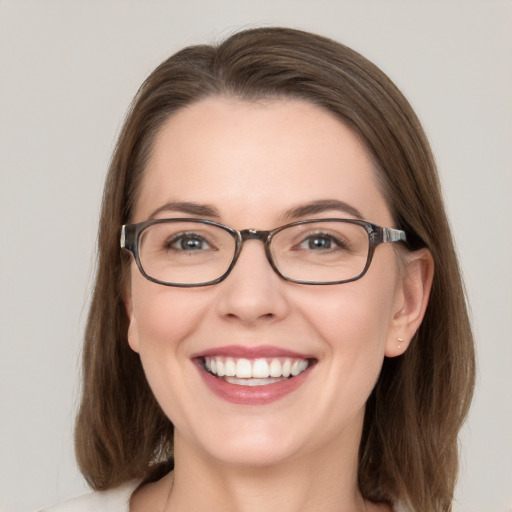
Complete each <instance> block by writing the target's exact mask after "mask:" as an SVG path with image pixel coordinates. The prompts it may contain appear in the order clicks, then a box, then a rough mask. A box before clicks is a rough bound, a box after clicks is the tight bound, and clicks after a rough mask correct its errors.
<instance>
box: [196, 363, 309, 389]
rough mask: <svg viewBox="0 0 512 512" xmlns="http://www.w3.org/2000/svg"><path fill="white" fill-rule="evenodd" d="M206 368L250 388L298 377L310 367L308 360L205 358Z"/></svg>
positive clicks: (214, 373)
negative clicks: (242, 381) (239, 381)
mask: <svg viewBox="0 0 512 512" xmlns="http://www.w3.org/2000/svg"><path fill="white" fill-rule="evenodd" d="M204 366H205V368H206V370H208V371H209V372H210V373H212V374H213V375H216V376H217V377H226V379H225V380H227V381H228V382H233V383H237V382H234V381H238V380H239V379H245V381H244V384H245V385H248V386H260V385H264V384H270V383H272V382H277V380H276V379H282V378H288V377H290V376H293V377H295V376H297V375H299V374H300V373H302V372H303V371H304V370H306V368H307V367H308V366H309V361H308V360H307V359H292V358H273V359H264V358H260V359H254V360H249V359H245V358H240V359H234V358H231V357H218V356H217V357H205V358H204Z"/></svg>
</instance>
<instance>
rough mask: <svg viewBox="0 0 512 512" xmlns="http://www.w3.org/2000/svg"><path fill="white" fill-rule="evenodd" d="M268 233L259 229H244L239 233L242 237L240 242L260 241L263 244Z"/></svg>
mask: <svg viewBox="0 0 512 512" xmlns="http://www.w3.org/2000/svg"><path fill="white" fill-rule="evenodd" d="M269 233H270V231H261V230H259V229H252V228H251V229H244V230H242V231H240V235H241V236H242V241H243V242H245V241H246V240H261V241H262V242H263V243H265V242H266V241H267V239H268V235H269Z"/></svg>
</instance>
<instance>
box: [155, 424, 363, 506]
mask: <svg viewBox="0 0 512 512" xmlns="http://www.w3.org/2000/svg"><path fill="white" fill-rule="evenodd" d="M353 441H354V440H352V442H350V443H343V442H340V446H334V447H333V446H332V445H329V447H328V449H323V450H322V449H314V450H312V451H311V453H308V454H306V455H304V456H302V457H290V458H289V459H288V460H285V461H281V462H280V463H279V464H273V465H261V466H259V467H253V466H252V467H248V466H242V465H240V464H237V465H230V464H226V463H224V462H219V461H217V460H212V459H211V458H208V456H205V454H204V453H199V452H198V451H197V450H196V449H195V447H193V446H190V445H189V444H188V443H187V440H186V439H183V438H182V437H181V436H180V435H179V434H177V436H176V438H175V461H176V463H175V471H174V474H173V475H172V482H171V476H170V477H169V479H168V481H167V482H166V486H167V489H169V490H170V492H168V493H167V498H166V504H165V507H164V508H163V510H165V512H171V511H172V512H185V511H189V510H209V511H210V512H217V511H218V512H227V511H233V512H234V511H236V512H260V511H261V510H266V511H274V510H278V511H279V512H299V511H306V510H307V511H311V510H314V511H315V512H359V511H361V512H364V511H366V510H367V509H366V504H365V502H364V500H363V498H362V496H361V495H360V493H359V490H358V485H357V465H358V464H357V463H358V453H357V446H358V445H359V443H358V442H353ZM171 484H172V489H171ZM368 510H370V508H368Z"/></svg>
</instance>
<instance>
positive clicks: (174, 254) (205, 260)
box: [139, 221, 236, 285]
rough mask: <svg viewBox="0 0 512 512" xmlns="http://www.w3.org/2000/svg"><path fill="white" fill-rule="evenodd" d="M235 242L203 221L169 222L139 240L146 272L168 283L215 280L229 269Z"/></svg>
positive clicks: (148, 230)
mask: <svg viewBox="0 0 512 512" xmlns="http://www.w3.org/2000/svg"><path fill="white" fill-rule="evenodd" d="M235 245H236V243H235V239H234V238H233V236H232V235H231V234H230V233H229V232H228V231H226V230H225V229H222V228H220V227H218V226H214V225H211V224H207V223H204V222H186V221H185V222H183V221H177V222H175V221H166V222H161V223H158V224H152V225H150V226H149V227H148V228H146V229H145V230H144V231H143V232H142V233H141V236H140V239H139V259H140V263H141V265H142V268H143V269H144V272H145V273H146V274H147V275H148V276H149V277H152V278H153V279H156V280H158V281H162V282H164V283H169V284H185V285H187V284H200V283H207V282H209V281H214V280H216V279H218V278H219V277H221V276H222V275H223V274H224V273H225V272H226V271H227V269H228V268H229V265H230V264H231V262H232V260H233V256H234V254H235Z"/></svg>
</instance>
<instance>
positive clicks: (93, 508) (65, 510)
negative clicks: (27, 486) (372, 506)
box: [40, 480, 406, 512]
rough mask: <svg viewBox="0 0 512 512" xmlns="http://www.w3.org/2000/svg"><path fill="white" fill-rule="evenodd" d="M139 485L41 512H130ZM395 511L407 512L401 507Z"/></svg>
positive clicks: (130, 484)
mask: <svg viewBox="0 0 512 512" xmlns="http://www.w3.org/2000/svg"><path fill="white" fill-rule="evenodd" d="M139 483H140V482H139V481H138V480H132V481H131V482H127V483H125V484H123V485H121V486H120V487H117V488H115V489H109V490H108V491H98V492H90V493H89V494H84V495H83V496H79V497H78V498H73V499H70V500H67V501H65V502H63V503H61V504H60V505H55V506H53V507H50V508H45V509H43V510H41V511H40V512H130V498H131V497H132V494H133V493H134V491H135V489H137V487H138V486H139ZM394 510H395V512H406V510H405V509H403V508H402V507H400V506H399V505H398V506H397V507H395V508H394Z"/></svg>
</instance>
